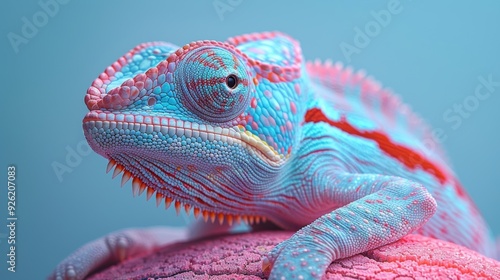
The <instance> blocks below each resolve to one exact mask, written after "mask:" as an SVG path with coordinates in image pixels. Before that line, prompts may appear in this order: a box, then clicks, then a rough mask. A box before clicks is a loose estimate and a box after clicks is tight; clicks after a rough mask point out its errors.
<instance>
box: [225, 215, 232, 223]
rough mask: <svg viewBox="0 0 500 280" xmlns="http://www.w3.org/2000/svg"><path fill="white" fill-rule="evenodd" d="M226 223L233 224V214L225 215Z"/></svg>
mask: <svg viewBox="0 0 500 280" xmlns="http://www.w3.org/2000/svg"><path fill="white" fill-rule="evenodd" d="M226 218H227V223H228V224H229V226H232V225H233V216H232V215H227V217H226Z"/></svg>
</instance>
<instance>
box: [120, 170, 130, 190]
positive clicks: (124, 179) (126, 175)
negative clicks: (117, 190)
mask: <svg viewBox="0 0 500 280" xmlns="http://www.w3.org/2000/svg"><path fill="white" fill-rule="evenodd" d="M131 177H132V174H131V173H130V172H128V171H125V172H123V175H122V182H121V184H122V187H123V186H124V185H125V184H126V183H127V182H128V180H130V178H131Z"/></svg>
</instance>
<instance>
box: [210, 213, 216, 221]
mask: <svg viewBox="0 0 500 280" xmlns="http://www.w3.org/2000/svg"><path fill="white" fill-rule="evenodd" d="M210 221H212V223H214V222H215V213H214V212H211V213H210Z"/></svg>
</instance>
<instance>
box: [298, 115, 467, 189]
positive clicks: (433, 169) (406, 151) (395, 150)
mask: <svg viewBox="0 0 500 280" xmlns="http://www.w3.org/2000/svg"><path fill="white" fill-rule="evenodd" d="M305 121H306V122H313V123H316V122H325V123H328V124H329V125H331V126H333V127H336V128H338V129H340V130H342V131H345V132H347V133H349V134H351V135H356V136H359V137H363V138H366V139H371V140H373V141H375V142H376V143H377V144H378V146H379V147H380V149H381V150H382V151H384V152H385V153H386V154H387V155H389V156H391V157H392V158H394V159H396V160H397V161H399V162H401V163H402V164H404V165H405V166H406V167H408V168H409V169H411V170H414V169H416V168H417V167H420V168H422V169H423V170H425V171H426V172H428V173H429V174H432V175H433V176H434V177H436V179H437V180H438V181H439V182H440V183H441V184H444V183H445V182H446V179H447V176H446V173H445V172H444V171H443V170H442V169H441V168H440V167H439V166H437V165H436V164H434V163H432V162H430V161H429V160H427V159H426V158H425V157H424V156H422V155H420V154H419V153H418V152H416V151H413V150H412V149H410V148H408V147H405V146H403V145H400V144H396V143H394V142H392V141H391V139H390V138H389V137H387V135H385V134H384V133H382V132H379V131H362V130H359V129H357V128H356V127H354V126H352V125H351V124H350V123H348V122H347V120H346V119H345V116H342V117H341V119H340V121H332V120H330V119H328V117H326V116H325V114H324V113H323V111H321V109H318V108H313V109H310V110H309V111H307V113H306V116H305ZM456 189H457V193H458V195H460V196H464V195H465V194H464V192H463V190H462V189H461V188H460V187H459V186H456Z"/></svg>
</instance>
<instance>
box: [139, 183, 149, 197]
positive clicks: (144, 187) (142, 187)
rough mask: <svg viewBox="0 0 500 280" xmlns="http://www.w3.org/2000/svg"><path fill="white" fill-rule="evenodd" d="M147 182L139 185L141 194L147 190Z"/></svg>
mask: <svg viewBox="0 0 500 280" xmlns="http://www.w3.org/2000/svg"><path fill="white" fill-rule="evenodd" d="M146 188H147V187H146V184H144V183H142V182H141V184H140V185H139V195H141V194H142V193H143V192H144V191H145V190H146Z"/></svg>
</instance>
